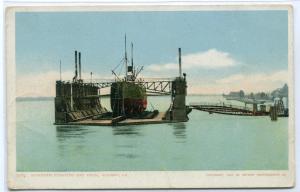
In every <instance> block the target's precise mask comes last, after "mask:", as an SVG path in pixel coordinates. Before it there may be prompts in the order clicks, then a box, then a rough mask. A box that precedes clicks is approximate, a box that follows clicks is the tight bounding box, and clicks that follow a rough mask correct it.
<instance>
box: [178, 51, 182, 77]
mask: <svg viewBox="0 0 300 192" xmlns="http://www.w3.org/2000/svg"><path fill="white" fill-rule="evenodd" d="M178 60H179V61H178V62H179V77H182V71H181V48H178Z"/></svg>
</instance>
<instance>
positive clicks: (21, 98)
mask: <svg viewBox="0 0 300 192" xmlns="http://www.w3.org/2000/svg"><path fill="white" fill-rule="evenodd" d="M109 96H110V95H101V97H109ZM157 96H170V95H148V97H157ZM187 96H222V94H188V95H187ZM54 98H55V97H54V96H52V97H16V101H32V100H52V99H54Z"/></svg>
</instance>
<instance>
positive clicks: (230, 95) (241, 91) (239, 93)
mask: <svg viewBox="0 0 300 192" xmlns="http://www.w3.org/2000/svg"><path fill="white" fill-rule="evenodd" d="M227 96H229V97H241V98H243V97H245V93H244V91H243V90H240V91H236V92H234V91H231V92H230V93H229V94H228V95H227Z"/></svg>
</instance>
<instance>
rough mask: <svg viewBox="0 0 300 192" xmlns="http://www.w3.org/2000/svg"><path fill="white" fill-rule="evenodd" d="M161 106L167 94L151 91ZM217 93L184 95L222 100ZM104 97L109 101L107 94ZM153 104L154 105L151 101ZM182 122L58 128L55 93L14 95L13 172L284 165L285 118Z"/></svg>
mask: <svg viewBox="0 0 300 192" xmlns="http://www.w3.org/2000/svg"><path fill="white" fill-rule="evenodd" d="M148 100H149V102H148V103H149V105H148V106H149V109H152V107H153V108H156V109H159V110H161V111H164V110H166V109H167V108H168V105H169V103H170V97H169V96H161V97H154V96H152V97H149V98H148ZM223 100H224V99H223V98H222V96H188V97H187V103H190V102H203V101H205V102H223ZM102 103H103V104H104V105H105V106H109V99H108V98H103V99H102ZM150 103H151V104H150ZM189 118H190V120H189V121H188V122H185V123H170V124H156V125H134V126H120V127H111V126H103V127H100V126H56V125H54V124H53V123H54V99H47V100H45V99H43V100H41V99H34V100H18V101H17V127H16V129H17V132H16V133H17V171H167V170H169V171H175V170H176V171H178V170H286V169H288V118H279V120H278V121H276V122H272V121H271V120H270V118H269V117H242V116H230V115H228V116H227V115H220V114H208V113H206V112H201V111H196V110H193V111H192V112H191V113H190V114H189Z"/></svg>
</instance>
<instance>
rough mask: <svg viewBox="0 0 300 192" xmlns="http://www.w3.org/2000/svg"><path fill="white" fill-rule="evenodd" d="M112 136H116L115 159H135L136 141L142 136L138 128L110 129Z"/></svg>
mask: <svg viewBox="0 0 300 192" xmlns="http://www.w3.org/2000/svg"><path fill="white" fill-rule="evenodd" d="M112 134H113V135H114V136H117V137H118V139H116V143H115V155H114V156H115V158H117V159H124V160H125V159H127V160H131V159H136V158H138V157H139V155H138V153H137V148H138V146H137V145H138V140H139V137H140V136H142V133H141V129H140V127H139V126H117V127H112Z"/></svg>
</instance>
